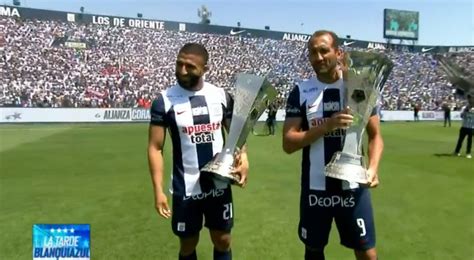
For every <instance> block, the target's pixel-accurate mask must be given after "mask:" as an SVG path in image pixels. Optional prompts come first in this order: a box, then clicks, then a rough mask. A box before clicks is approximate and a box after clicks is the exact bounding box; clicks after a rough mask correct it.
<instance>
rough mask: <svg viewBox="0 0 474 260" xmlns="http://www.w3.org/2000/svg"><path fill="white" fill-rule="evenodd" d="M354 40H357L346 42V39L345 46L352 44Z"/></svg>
mask: <svg viewBox="0 0 474 260" xmlns="http://www.w3.org/2000/svg"><path fill="white" fill-rule="evenodd" d="M354 42H355V41H352V42H346V41H344V42H343V43H342V44H343V45H344V46H350V45H352V44H353V43H354Z"/></svg>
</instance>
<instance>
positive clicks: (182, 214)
mask: <svg viewBox="0 0 474 260" xmlns="http://www.w3.org/2000/svg"><path fill="white" fill-rule="evenodd" d="M233 212H234V209H233V205H232V190H231V188H230V187H228V188H226V189H216V190H212V191H210V192H206V193H201V194H199V195H194V196H177V195H173V211H172V217H171V225H172V228H173V233H175V234H176V235H177V236H178V237H189V236H193V235H196V234H198V233H199V231H201V229H202V224H203V220H205V224H204V225H205V226H206V227H207V228H209V229H211V230H221V231H227V232H230V230H231V229H232V226H233V225H234V213H233Z"/></svg>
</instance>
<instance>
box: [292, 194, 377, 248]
mask: <svg viewBox="0 0 474 260" xmlns="http://www.w3.org/2000/svg"><path fill="white" fill-rule="evenodd" d="M333 219H335V221H336V226H337V229H338V231H339V237H340V242H341V244H342V245H344V246H346V247H349V248H352V249H356V250H368V249H371V248H374V247H375V226H374V217H373V212H372V204H371V200H370V192H369V190H368V189H367V188H360V189H355V190H345V191H339V192H327V191H311V192H310V193H309V194H308V193H306V194H303V193H302V195H301V201H300V224H299V228H298V234H299V237H300V239H301V241H302V242H303V243H304V244H305V245H306V246H308V247H311V248H314V249H318V250H322V249H324V247H325V246H326V245H327V243H328V238H329V232H330V230H331V225H332V220H333Z"/></svg>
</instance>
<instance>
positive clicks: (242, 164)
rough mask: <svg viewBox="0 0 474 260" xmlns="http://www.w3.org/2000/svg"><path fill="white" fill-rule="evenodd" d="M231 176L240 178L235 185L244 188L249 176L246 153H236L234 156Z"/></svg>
mask: <svg viewBox="0 0 474 260" xmlns="http://www.w3.org/2000/svg"><path fill="white" fill-rule="evenodd" d="M232 173H233V174H237V175H239V176H240V181H239V182H238V183H237V185H239V186H240V187H242V188H244V187H245V185H247V176H248V174H249V162H248V159H247V153H237V154H236V156H235V163H234V170H233V172H232Z"/></svg>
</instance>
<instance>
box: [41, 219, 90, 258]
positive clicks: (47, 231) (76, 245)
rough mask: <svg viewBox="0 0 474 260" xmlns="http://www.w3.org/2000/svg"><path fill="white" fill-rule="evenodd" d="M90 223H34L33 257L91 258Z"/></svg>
mask: <svg viewBox="0 0 474 260" xmlns="http://www.w3.org/2000/svg"><path fill="white" fill-rule="evenodd" d="M90 231H91V229H90V225H89V224H35V225H33V259H41V260H45V259H51V260H52V259H54V260H59V259H71V260H72V259H74V260H76V259H81V260H86V259H90V252H91V251H90V234H91V232H90Z"/></svg>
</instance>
